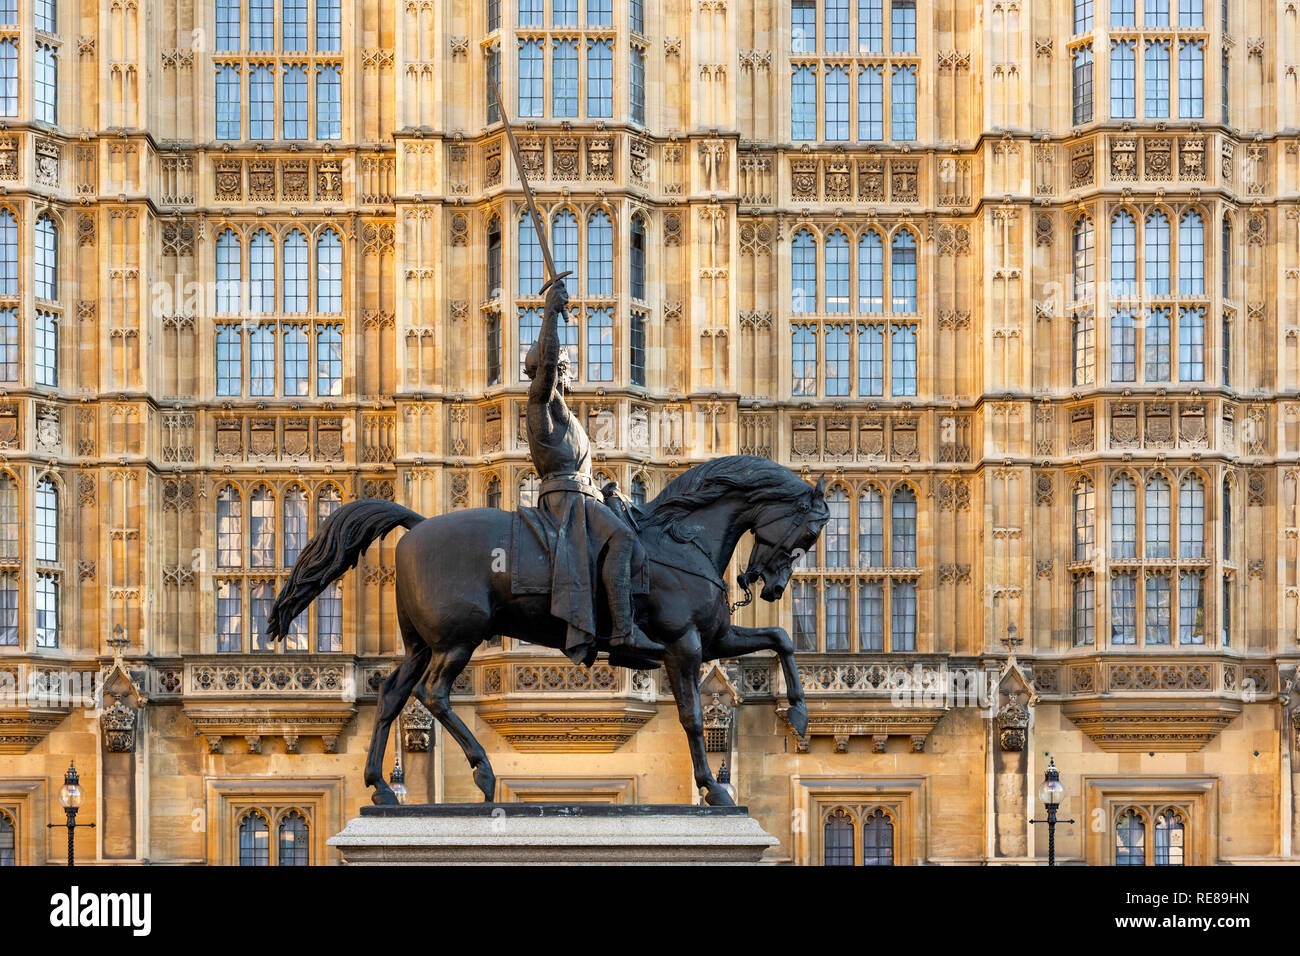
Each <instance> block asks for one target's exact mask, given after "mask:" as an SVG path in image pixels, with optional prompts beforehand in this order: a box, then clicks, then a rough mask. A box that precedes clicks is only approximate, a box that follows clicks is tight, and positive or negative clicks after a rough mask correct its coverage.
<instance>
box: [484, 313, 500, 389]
mask: <svg viewBox="0 0 1300 956" xmlns="http://www.w3.org/2000/svg"><path fill="white" fill-rule="evenodd" d="M484 336H485V338H486V344H487V383H488V385H489V386H491V385H500V384H501V313H499V312H489V313H488V315H487V320H486V328H485V331H484Z"/></svg>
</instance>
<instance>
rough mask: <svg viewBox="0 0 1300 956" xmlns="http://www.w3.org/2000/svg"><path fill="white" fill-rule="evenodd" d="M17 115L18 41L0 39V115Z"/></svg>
mask: <svg viewBox="0 0 1300 956" xmlns="http://www.w3.org/2000/svg"><path fill="white" fill-rule="evenodd" d="M17 115H18V41H17V40H14V39H11V38H5V39H0V116H17Z"/></svg>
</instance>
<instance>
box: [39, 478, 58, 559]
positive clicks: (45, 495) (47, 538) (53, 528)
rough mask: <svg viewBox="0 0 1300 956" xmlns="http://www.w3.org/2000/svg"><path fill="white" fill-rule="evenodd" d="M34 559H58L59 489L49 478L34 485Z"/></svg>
mask: <svg viewBox="0 0 1300 956" xmlns="http://www.w3.org/2000/svg"><path fill="white" fill-rule="evenodd" d="M36 560H37V561H58V560H59V490H58V488H56V487H55V486H54V482H53V481H52V480H50V479H49V478H42V479H41V480H40V481H39V482H38V483H37V485H36Z"/></svg>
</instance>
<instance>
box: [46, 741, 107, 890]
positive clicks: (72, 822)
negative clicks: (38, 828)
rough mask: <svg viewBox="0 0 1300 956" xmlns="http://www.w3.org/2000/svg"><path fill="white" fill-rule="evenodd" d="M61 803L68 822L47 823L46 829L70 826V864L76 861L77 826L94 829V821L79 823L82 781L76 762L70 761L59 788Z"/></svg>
mask: <svg viewBox="0 0 1300 956" xmlns="http://www.w3.org/2000/svg"><path fill="white" fill-rule="evenodd" d="M59 804H60V805H61V806H62V807H63V812H64V814H65V815H66V816H67V818H68V820H67V822H66V823H47V824H46V825H45V826H46V829H49V828H51V827H67V828H68V866H73V865H75V863H76V856H75V852H74V848H73V841H72V838H73V835H74V834H75V833H76V832H77V827H90V828H91V829H94V827H95V824H93V823H78V822H77V811H78V810H80V809H81V781H80V778H79V777H78V776H77V767H76V764H75V763H73V762H72V761H68V771H67V773H65V774H64V775H63V786H62V787H60V788H59Z"/></svg>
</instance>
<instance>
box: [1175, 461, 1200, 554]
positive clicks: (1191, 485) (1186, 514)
mask: <svg viewBox="0 0 1300 956" xmlns="http://www.w3.org/2000/svg"><path fill="white" fill-rule="evenodd" d="M1178 556H1179V557H1180V558H1203V557H1205V482H1204V481H1202V480H1201V479H1200V477H1199V476H1198V475H1186V476H1184V478H1183V480H1182V482H1181V483H1180V484H1179V486H1178Z"/></svg>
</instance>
